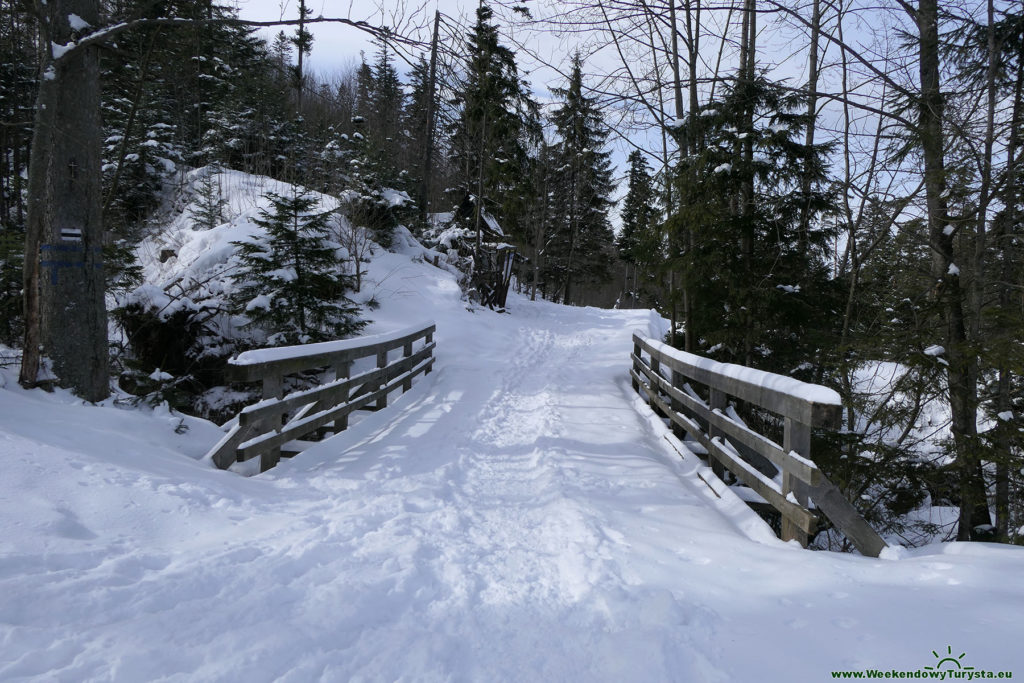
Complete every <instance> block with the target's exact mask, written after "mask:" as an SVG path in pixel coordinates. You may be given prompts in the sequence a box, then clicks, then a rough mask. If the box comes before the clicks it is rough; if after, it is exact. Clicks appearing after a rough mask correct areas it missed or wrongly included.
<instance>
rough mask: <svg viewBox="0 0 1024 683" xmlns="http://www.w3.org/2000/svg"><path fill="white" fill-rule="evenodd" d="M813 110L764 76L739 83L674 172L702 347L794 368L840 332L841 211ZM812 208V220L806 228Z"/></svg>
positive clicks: (704, 117) (676, 227)
mask: <svg viewBox="0 0 1024 683" xmlns="http://www.w3.org/2000/svg"><path fill="white" fill-rule="evenodd" d="M805 105H806V103H805V99H804V97H803V96H802V95H800V94H798V93H793V92H790V91H788V90H786V89H784V88H782V87H781V86H779V85H778V84H775V83H771V82H769V81H767V80H765V79H763V78H758V79H755V80H753V81H751V80H749V79H743V80H739V81H737V83H736V84H735V85H733V86H731V87H730V88H728V89H727V91H726V93H725V94H724V96H723V97H722V99H721V100H720V101H717V102H713V103H711V104H709V105H707V107H706V108H705V109H704V111H703V112H702V114H701V115H700V116H699V117H697V118H699V119H700V125H701V128H702V133H703V135H704V140H705V144H704V147H703V149H702V150H701V152H700V153H699V154H695V155H690V156H688V157H684V158H683V159H682V160H681V161H680V163H679V165H678V167H677V168H676V178H677V181H676V188H677V198H678V202H679V209H678V211H676V212H675V213H674V214H673V215H672V216H671V218H670V221H669V230H670V231H682V230H683V229H689V230H691V231H692V232H693V234H694V237H695V240H694V241H695V245H696V246H695V248H694V249H690V250H688V251H687V252H686V253H684V254H683V255H682V256H681V257H677V258H679V260H680V261H681V263H680V264H678V265H681V266H682V270H683V271H684V272H685V273H686V276H687V280H688V282H689V283H690V292H689V294H690V298H691V301H692V302H693V309H692V318H691V320H692V322H693V325H694V327H695V330H696V336H697V337H699V339H701V340H702V344H703V345H704V347H705V348H709V347H710V348H715V349H716V352H717V353H718V356H719V357H721V358H724V359H728V360H730V361H733V362H738V363H741V364H744V365H753V366H758V367H762V368H764V369H769V370H777V371H781V372H786V373H789V372H790V371H791V370H792V369H793V368H794V367H796V366H798V365H799V364H801V363H804V362H806V361H807V360H808V359H811V358H815V357H816V356H817V355H818V351H819V349H820V348H821V346H822V344H823V343H826V341H827V340H826V337H829V336H830V335H831V332H832V330H831V328H830V325H831V324H832V323H831V321H832V320H833V319H834V317H833V315H832V314H831V313H830V310H831V309H834V308H837V307H838V306H840V305H841V304H840V303H839V302H838V301H837V300H836V297H837V294H838V291H837V288H836V286H835V284H834V283H830V281H829V277H828V276H829V273H828V269H827V267H826V265H825V260H824V255H825V250H826V247H827V246H828V243H829V240H830V238H831V236H832V234H833V232H834V229H833V228H832V227H831V226H830V225H829V223H828V222H826V221H823V220H822V217H823V216H825V215H827V214H828V213H829V212H831V211H834V210H835V207H834V199H833V197H832V195H831V194H829V192H828V191H826V190H825V189H824V188H823V181H824V179H825V168H824V155H825V152H826V151H827V149H828V148H827V147H826V146H822V145H814V146H812V147H811V148H810V149H808V147H807V146H806V145H805V144H804V142H803V139H802V138H801V134H802V131H803V129H804V128H805V126H806V125H807V123H808V121H807V117H806V113H805ZM751 112H753V114H752V115H751ZM749 121H752V125H751V124H750V123H747V122H749ZM688 127H689V123H688V124H687V125H685V126H682V127H681V128H679V129H677V135H680V136H685V135H687V134H688V132H689V131H688ZM745 145H751V146H752V148H753V154H752V155H751V156H750V157H749V161H748V157H747V155H745V154H743V153H742V149H743V147H744V146H745ZM808 164H809V166H808ZM808 177H809V178H810V179H811V181H812V182H811V184H810V188H811V189H810V193H809V194H808V195H807V196H804V193H803V192H802V190H801V179H806V178H808ZM748 194H749V196H748ZM805 210H807V211H809V215H810V217H811V219H812V220H811V227H810V228H809V229H808V230H807V232H806V234H802V232H801V230H800V219H801V216H802V215H803V214H802V212H803V211H805ZM828 343H831V341H828Z"/></svg>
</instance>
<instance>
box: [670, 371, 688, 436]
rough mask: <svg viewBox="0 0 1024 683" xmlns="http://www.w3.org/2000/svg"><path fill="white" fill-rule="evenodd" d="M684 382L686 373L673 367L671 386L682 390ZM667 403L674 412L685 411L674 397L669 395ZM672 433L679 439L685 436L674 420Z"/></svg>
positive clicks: (684, 432)
mask: <svg viewBox="0 0 1024 683" xmlns="http://www.w3.org/2000/svg"><path fill="white" fill-rule="evenodd" d="M684 384H686V375H684V374H682V373H681V372H679V371H677V370H675V369H674V368H673V370H672V386H674V387H675V388H676V389H679V390H680V391H682V390H683V385H684ZM669 405H670V406H671V407H672V410H673V411H675V412H676V413H683V412H685V410H684V407H683V404H682V403H680V402H679V401H678V400H677V399H676V398H675V397H672V396H669ZM672 433H673V434H675V436H676V438H677V439H679V440H680V441H682V440H683V439H684V438H685V437H686V430H685V429H683V428H682V427H681V426H679V424H678V423H676V421H675V420H673V421H672Z"/></svg>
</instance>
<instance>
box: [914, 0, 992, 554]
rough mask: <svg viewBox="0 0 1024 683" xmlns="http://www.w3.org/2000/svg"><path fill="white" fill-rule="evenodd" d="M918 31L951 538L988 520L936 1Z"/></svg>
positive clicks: (924, 9) (968, 534) (923, 3)
mask: <svg viewBox="0 0 1024 683" xmlns="http://www.w3.org/2000/svg"><path fill="white" fill-rule="evenodd" d="M917 26H918V31H919V33H920V69H921V99H920V103H919V107H920V120H919V124H918V125H919V135H920V139H921V150H922V153H923V156H924V183H925V196H926V198H927V213H928V235H929V242H930V246H931V251H932V267H931V270H932V278H933V280H934V281H935V282H936V287H935V290H934V291H935V295H936V297H937V299H938V303H939V305H940V308H941V310H942V314H943V316H944V318H945V323H946V353H947V357H948V360H949V366H948V370H947V374H946V377H947V382H948V384H949V387H948V390H949V406H950V412H951V414H952V426H951V431H952V433H953V443H954V449H955V452H956V460H957V466H958V469H959V474H960V519H959V529H958V531H957V539H958V540H961V541H966V540H971V539H972V538H973V537H974V533H973V531H974V528H975V527H976V526H978V525H982V524H990V523H991V519H990V518H989V514H988V506H987V504H986V501H985V489H984V482H983V480H982V478H981V463H980V461H979V459H978V443H977V411H978V405H977V404H978V401H977V386H976V385H975V384H974V382H973V381H972V379H973V376H974V373H973V372H971V366H972V357H971V352H970V350H969V349H968V345H967V328H966V321H965V319H964V293H963V289H962V288H961V286H960V275H959V271H958V270H957V269H956V267H955V261H954V258H955V251H954V243H953V235H952V234H946V233H947V232H948V231H946V230H945V227H946V225H948V224H949V214H948V205H947V202H946V171H945V165H944V159H943V143H944V138H943V129H942V116H943V101H942V92H941V90H940V88H939V59H940V57H939V30H938V2H937V0H920V3H919V5H918V10H917Z"/></svg>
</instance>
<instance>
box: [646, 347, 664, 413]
mask: <svg viewBox="0 0 1024 683" xmlns="http://www.w3.org/2000/svg"><path fill="white" fill-rule="evenodd" d="M651 372H653V373H654V374H655V375H660V374H661V361H659V360H658V357H657V356H655V355H654V354H653V353H652V354H651ZM647 391H649V392H651V395H650V396H648V397H647V402H648V405H650V406H651V410H653V411H654V413H655V414H656V415H661V416H662V417H665V416H664V414H662V412H661V409H660V408H659V407H658V403H657V402H656V401H655V400H654V399H655V398H656V397H657V395H658V385H657V384H656V383H655V382H651V383H650V384H649V385H648V389H647Z"/></svg>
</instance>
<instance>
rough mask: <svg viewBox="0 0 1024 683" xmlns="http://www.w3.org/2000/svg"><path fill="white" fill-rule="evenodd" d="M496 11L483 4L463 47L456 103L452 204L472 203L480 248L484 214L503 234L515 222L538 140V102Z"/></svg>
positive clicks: (478, 247)
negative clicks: (464, 55) (503, 36)
mask: <svg viewBox="0 0 1024 683" xmlns="http://www.w3.org/2000/svg"><path fill="white" fill-rule="evenodd" d="M493 16H494V13H493V11H492V10H491V8H490V7H488V6H487V5H484V4H481V5H480V7H479V8H478V9H477V21H476V24H475V25H474V26H473V29H472V31H471V32H470V34H469V37H468V44H467V46H466V51H467V60H466V75H465V78H464V80H463V82H462V83H461V85H460V86H459V88H458V92H457V93H456V96H455V104H456V106H457V107H458V118H457V120H456V121H455V123H454V126H453V127H452V157H453V159H452V161H453V163H454V164H455V165H456V166H457V171H456V175H457V183H456V187H455V189H456V191H457V192H458V195H459V196H456V197H454V200H455V201H456V203H464V200H465V199H467V198H475V200H473V201H472V205H473V217H472V219H471V225H470V226H469V227H470V228H471V229H472V230H473V231H474V233H475V234H476V249H477V250H479V249H480V246H481V243H482V235H483V223H484V221H483V214H484V212H487V213H489V214H491V215H492V216H494V217H495V218H496V219H497V220H498V222H499V223H501V224H502V225H503V226H506V230H510V231H511V232H514V233H521V232H522V230H521V229H519V228H518V227H511V226H512V225H513V223H515V222H516V220H517V219H518V218H519V215H518V213H519V212H518V210H519V209H520V208H521V207H522V202H521V199H522V198H523V194H522V191H521V184H522V183H523V181H524V180H526V179H527V178H528V176H529V170H528V158H529V150H530V148H531V147H532V146H535V145H536V144H537V143H538V142H539V140H540V123H539V113H538V107H537V104H536V103H535V102H534V101H533V100H532V99H531V98H530V96H529V91H528V89H527V87H526V84H525V83H524V81H523V80H522V79H521V78H520V76H519V70H518V68H517V66H516V60H515V53H514V52H513V51H512V50H510V49H509V48H508V47H506V46H504V45H502V44H501V42H500V40H499V34H498V27H497V26H496V25H495V24H493V23H491V20H492V19H493Z"/></svg>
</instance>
